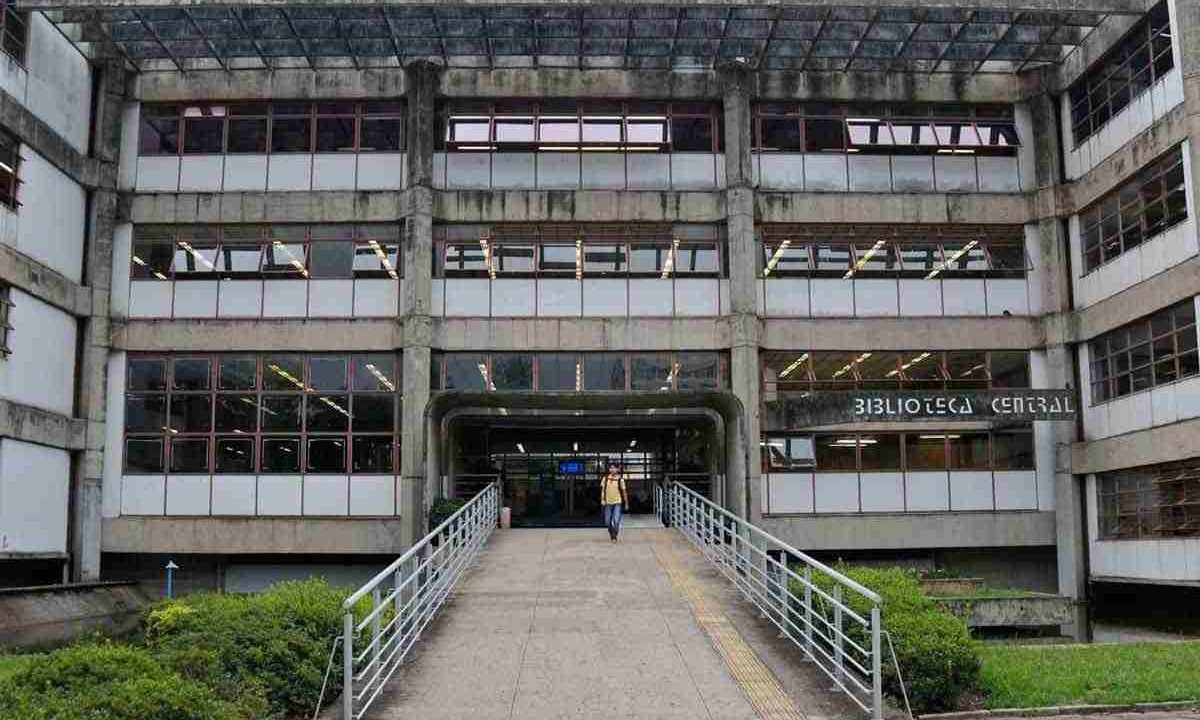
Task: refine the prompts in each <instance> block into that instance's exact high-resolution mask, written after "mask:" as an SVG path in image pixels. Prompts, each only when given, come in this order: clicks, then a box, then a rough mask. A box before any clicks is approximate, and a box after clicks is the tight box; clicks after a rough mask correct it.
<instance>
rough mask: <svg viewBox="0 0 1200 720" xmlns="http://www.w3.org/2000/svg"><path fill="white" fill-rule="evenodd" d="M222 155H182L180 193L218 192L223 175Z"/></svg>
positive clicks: (223, 158)
mask: <svg viewBox="0 0 1200 720" xmlns="http://www.w3.org/2000/svg"><path fill="white" fill-rule="evenodd" d="M224 160H225V157H224V156H222V155H184V156H183V159H182V161H181V162H180V167H179V190H180V191H181V192H218V191H220V189H221V182H222V180H223V175H224V166H225V164H224Z"/></svg>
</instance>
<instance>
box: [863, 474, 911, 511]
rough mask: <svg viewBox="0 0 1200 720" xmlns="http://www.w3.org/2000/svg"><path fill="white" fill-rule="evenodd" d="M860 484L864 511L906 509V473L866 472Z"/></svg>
mask: <svg viewBox="0 0 1200 720" xmlns="http://www.w3.org/2000/svg"><path fill="white" fill-rule="evenodd" d="M858 484H859V492H860V494H861V495H862V511H863V512H865V513H866V512H903V511H904V473H898V472H864V473H862V474H861V475H859V476H858Z"/></svg>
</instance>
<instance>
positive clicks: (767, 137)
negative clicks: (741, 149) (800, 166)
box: [758, 117, 804, 152]
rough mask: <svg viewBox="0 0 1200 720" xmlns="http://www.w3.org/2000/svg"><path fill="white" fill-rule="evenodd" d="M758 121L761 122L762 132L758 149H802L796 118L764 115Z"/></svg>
mask: <svg viewBox="0 0 1200 720" xmlns="http://www.w3.org/2000/svg"><path fill="white" fill-rule="evenodd" d="M760 122H761V123H762V125H761V126H762V133H761V134H760V136H759V141H758V147H759V149H760V150H775V151H780V152H803V151H804V142H803V140H802V139H801V137H800V120H799V119H798V118H780V117H764V118H762V120H761V121H760Z"/></svg>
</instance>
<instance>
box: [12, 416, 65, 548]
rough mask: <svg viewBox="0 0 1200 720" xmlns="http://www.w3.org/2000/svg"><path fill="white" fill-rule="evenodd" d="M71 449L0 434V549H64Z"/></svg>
mask: <svg viewBox="0 0 1200 720" xmlns="http://www.w3.org/2000/svg"><path fill="white" fill-rule="evenodd" d="M70 487H71V455H70V453H68V452H67V451H66V450H59V449H57V448H48V447H44V446H42V445H33V444H31V443H26V442H21V441H20V440H13V439H11V438H3V439H0V552H41V553H51V552H55V553H61V552H66V551H67V517H68V508H69V507H70Z"/></svg>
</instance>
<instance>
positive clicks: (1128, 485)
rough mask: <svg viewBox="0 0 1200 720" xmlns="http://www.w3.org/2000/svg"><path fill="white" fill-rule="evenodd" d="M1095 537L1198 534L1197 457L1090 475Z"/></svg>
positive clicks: (1199, 491) (1199, 487)
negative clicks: (1097, 525)
mask: <svg viewBox="0 0 1200 720" xmlns="http://www.w3.org/2000/svg"><path fill="white" fill-rule="evenodd" d="M1096 486H1097V491H1098V492H1097V495H1098V497H1097V500H1098V519H1099V523H1100V539H1101V540H1132V539H1138V538H1171V537H1200V458H1193V459H1191V460H1186V461H1183V462H1178V463H1168V464H1164V465H1149V466H1146V467H1141V468H1131V469H1129V470H1122V471H1120V472H1112V473H1104V474H1102V475H1097V476H1096Z"/></svg>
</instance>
